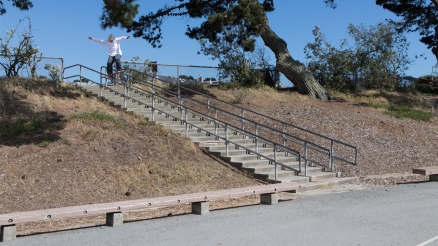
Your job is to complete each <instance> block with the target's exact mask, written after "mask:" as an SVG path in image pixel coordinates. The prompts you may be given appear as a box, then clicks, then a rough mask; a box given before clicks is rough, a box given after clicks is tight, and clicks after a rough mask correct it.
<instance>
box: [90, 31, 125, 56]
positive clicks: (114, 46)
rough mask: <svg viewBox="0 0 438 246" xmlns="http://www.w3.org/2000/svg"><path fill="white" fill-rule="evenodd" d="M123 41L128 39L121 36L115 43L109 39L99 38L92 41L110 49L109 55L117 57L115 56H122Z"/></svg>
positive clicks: (115, 39)
mask: <svg viewBox="0 0 438 246" xmlns="http://www.w3.org/2000/svg"><path fill="white" fill-rule="evenodd" d="M123 39H128V37H127V36H121V37H118V38H114V41H113V42H110V41H109V40H108V39H105V40H103V39H98V38H92V39H91V40H93V41H96V42H98V43H101V44H103V45H105V46H106V47H107V48H108V52H109V55H110V56H115V55H122V50H121V49H120V42H121V41H122V40H123Z"/></svg>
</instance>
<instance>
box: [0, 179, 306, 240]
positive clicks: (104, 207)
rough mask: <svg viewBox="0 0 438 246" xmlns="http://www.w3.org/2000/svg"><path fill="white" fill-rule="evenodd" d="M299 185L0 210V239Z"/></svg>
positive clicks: (202, 208)
mask: <svg viewBox="0 0 438 246" xmlns="http://www.w3.org/2000/svg"><path fill="white" fill-rule="evenodd" d="M303 186H304V185H302V184H298V183H294V182H286V183H278V184H269V185H259V186H253V187H245V188H236V189H230V190H219V191H208V192H201V193H192V194H184V195H176V196H166V197H157V198H146V199H139V200H130V201H120V202H111V203H100V204H89V205H82V206H73V207H63V208H53V209H45V210H36V211H28V212H17V213H9V214H0V226H1V234H0V241H9V240H13V239H14V238H15V237H16V231H15V225H16V224H21V223H27V222H36V221H47V220H59V219H66V218H77V217H83V216H90V215H99V214H106V222H107V225H109V226H119V225H121V224H123V212H126V211H132V210H138V209H145V208H154V207H166V206H174V205H179V204H187V203H191V204H192V213H195V214H206V213H208V212H209V204H208V202H209V201H213V200H224V199H230V198H239V197H244V196H250V195H260V202H261V203H262V204H271V205H272V204H276V203H277V202H278V194H276V193H278V192H296V190H298V189H300V188H301V187H303Z"/></svg>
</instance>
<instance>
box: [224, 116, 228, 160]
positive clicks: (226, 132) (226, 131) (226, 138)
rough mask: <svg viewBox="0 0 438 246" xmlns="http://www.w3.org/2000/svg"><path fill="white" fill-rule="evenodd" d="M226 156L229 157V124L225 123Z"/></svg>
mask: <svg viewBox="0 0 438 246" xmlns="http://www.w3.org/2000/svg"><path fill="white" fill-rule="evenodd" d="M225 156H226V157H228V124H225Z"/></svg>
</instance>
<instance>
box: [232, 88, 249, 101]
mask: <svg viewBox="0 0 438 246" xmlns="http://www.w3.org/2000/svg"><path fill="white" fill-rule="evenodd" d="M248 94H249V91H248V89H238V90H234V91H233V95H234V97H235V99H234V101H233V104H242V103H243V100H245V98H246V96H248Z"/></svg>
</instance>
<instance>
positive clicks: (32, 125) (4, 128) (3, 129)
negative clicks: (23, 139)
mask: <svg viewBox="0 0 438 246" xmlns="http://www.w3.org/2000/svg"><path fill="white" fill-rule="evenodd" d="M42 127H43V123H42V122H41V121H38V120H24V119H18V120H16V121H14V122H10V123H9V122H2V123H0V137H16V136H20V135H21V134H23V133H27V132H31V131H35V130H37V129H40V128H42Z"/></svg>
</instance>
